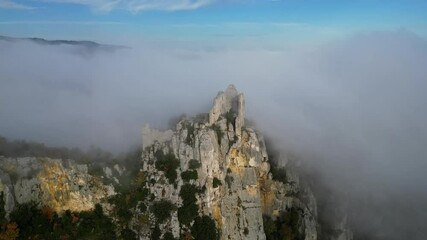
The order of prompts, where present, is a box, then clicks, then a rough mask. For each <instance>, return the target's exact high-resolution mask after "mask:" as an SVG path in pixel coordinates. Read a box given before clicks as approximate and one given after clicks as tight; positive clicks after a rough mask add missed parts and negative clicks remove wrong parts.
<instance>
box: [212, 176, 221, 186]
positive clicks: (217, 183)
mask: <svg viewBox="0 0 427 240" xmlns="http://www.w3.org/2000/svg"><path fill="white" fill-rule="evenodd" d="M220 185H222V183H221V181H220V180H219V179H218V178H216V177H214V179H213V181H212V187H214V188H217V187H219V186H220Z"/></svg>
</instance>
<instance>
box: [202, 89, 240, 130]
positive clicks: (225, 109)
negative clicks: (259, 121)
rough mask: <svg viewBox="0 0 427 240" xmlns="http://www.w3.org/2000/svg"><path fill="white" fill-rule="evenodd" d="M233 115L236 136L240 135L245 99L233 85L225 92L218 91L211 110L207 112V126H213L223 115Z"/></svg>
mask: <svg viewBox="0 0 427 240" xmlns="http://www.w3.org/2000/svg"><path fill="white" fill-rule="evenodd" d="M227 114H228V115H235V117H236V122H235V127H236V134H237V135H238V136H240V135H241V128H242V126H243V125H244V120H245V98H244V96H243V93H240V94H239V93H238V92H237V89H236V87H235V86H234V85H232V84H231V85H229V86H228V87H227V89H226V90H225V92H223V91H220V92H219V93H218V95H217V96H216V97H215V99H214V102H213V106H212V109H211V110H210V112H209V124H211V125H212V124H215V122H217V121H218V119H219V118H220V117H221V116H223V115H227Z"/></svg>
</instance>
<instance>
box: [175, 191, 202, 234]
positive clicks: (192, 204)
mask: <svg viewBox="0 0 427 240" xmlns="http://www.w3.org/2000/svg"><path fill="white" fill-rule="evenodd" d="M197 192H198V189H197V188H196V187H195V186H194V185H190V184H185V185H183V186H182V187H181V191H180V192H179V196H180V197H181V199H182V206H181V207H180V208H179V209H178V221H179V222H180V223H181V224H183V225H187V226H189V225H190V223H191V222H192V221H193V219H194V218H195V217H197V216H198V206H197V205H196V200H197V199H196V193H197Z"/></svg>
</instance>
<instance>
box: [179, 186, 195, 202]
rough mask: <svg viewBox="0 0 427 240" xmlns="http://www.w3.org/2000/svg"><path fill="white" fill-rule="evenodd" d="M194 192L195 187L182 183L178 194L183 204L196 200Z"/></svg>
mask: <svg viewBox="0 0 427 240" xmlns="http://www.w3.org/2000/svg"><path fill="white" fill-rule="evenodd" d="M196 193H197V188H196V186H194V185H191V184H184V185H183V186H182V187H181V191H180V192H179V196H180V197H181V199H182V202H183V204H184V205H185V204H186V203H193V202H196Z"/></svg>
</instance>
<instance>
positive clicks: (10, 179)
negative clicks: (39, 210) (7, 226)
mask: <svg viewBox="0 0 427 240" xmlns="http://www.w3.org/2000/svg"><path fill="white" fill-rule="evenodd" d="M0 169H1V171H2V174H1V183H0V186H1V188H2V189H3V191H4V193H5V194H4V198H5V200H6V205H5V209H6V211H7V212H11V211H12V210H13V207H14V205H15V202H16V203H18V204H23V203H29V202H34V203H36V204H38V205H39V206H49V207H50V208H52V209H53V210H54V211H56V212H58V213H62V212H64V211H66V210H71V211H76V212H80V211H88V210H92V209H93V208H94V206H95V204H96V203H99V202H100V201H101V199H103V198H105V197H107V196H110V195H112V194H114V189H113V188H112V187H111V186H105V185H103V184H102V181H101V180H100V179H99V178H97V177H94V176H92V175H90V174H89V173H88V167H87V165H85V164H76V163H75V162H73V161H71V160H59V159H49V158H32V157H26V158H3V157H1V159H0Z"/></svg>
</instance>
